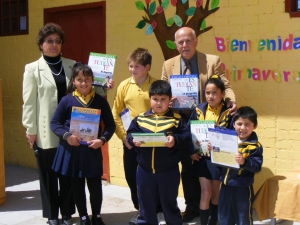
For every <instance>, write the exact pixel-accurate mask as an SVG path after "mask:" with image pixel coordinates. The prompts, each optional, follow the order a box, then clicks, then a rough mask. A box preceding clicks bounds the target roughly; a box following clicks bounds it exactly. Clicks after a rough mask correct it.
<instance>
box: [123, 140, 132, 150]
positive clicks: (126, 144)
mask: <svg viewBox="0 0 300 225" xmlns="http://www.w3.org/2000/svg"><path fill="white" fill-rule="evenodd" d="M123 143H124V145H125V146H126V148H128V149H132V146H131V145H130V144H129V143H128V141H127V139H126V138H124V139H123Z"/></svg>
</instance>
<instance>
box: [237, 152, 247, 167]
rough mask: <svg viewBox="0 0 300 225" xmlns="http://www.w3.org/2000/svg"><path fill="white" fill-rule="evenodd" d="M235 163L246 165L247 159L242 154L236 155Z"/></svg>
mask: <svg viewBox="0 0 300 225" xmlns="http://www.w3.org/2000/svg"><path fill="white" fill-rule="evenodd" d="M235 161H236V162H237V163H238V164H240V165H244V163H245V159H244V158H243V156H242V154H241V153H237V154H235Z"/></svg>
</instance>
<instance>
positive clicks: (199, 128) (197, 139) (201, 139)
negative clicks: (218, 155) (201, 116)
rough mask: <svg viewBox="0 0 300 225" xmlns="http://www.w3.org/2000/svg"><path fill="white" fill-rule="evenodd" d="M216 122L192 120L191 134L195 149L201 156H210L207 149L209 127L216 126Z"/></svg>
mask: <svg viewBox="0 0 300 225" xmlns="http://www.w3.org/2000/svg"><path fill="white" fill-rule="evenodd" d="M215 124H216V122H215V121H214V120H191V121H190V126H191V134H192V141H193V145H194V149H195V151H196V152H197V153H198V154H199V155H200V156H210V153H209V151H208V149H207V143H208V141H209V139H208V128H214V126H215Z"/></svg>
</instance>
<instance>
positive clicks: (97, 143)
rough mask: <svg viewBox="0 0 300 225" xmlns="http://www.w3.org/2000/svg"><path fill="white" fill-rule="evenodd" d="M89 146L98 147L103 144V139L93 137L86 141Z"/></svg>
mask: <svg viewBox="0 0 300 225" xmlns="http://www.w3.org/2000/svg"><path fill="white" fill-rule="evenodd" d="M87 144H88V146H89V148H93V149H98V148H100V147H102V146H103V144H104V143H103V141H102V140H101V139H95V140H92V141H88V142H87Z"/></svg>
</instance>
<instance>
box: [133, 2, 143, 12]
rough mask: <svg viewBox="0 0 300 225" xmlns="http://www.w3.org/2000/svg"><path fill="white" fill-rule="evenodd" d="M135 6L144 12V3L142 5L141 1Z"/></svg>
mask: <svg viewBox="0 0 300 225" xmlns="http://www.w3.org/2000/svg"><path fill="white" fill-rule="evenodd" d="M135 6H136V7H137V8H138V9H139V10H144V8H145V6H144V3H142V2H141V1H138V2H135Z"/></svg>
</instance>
